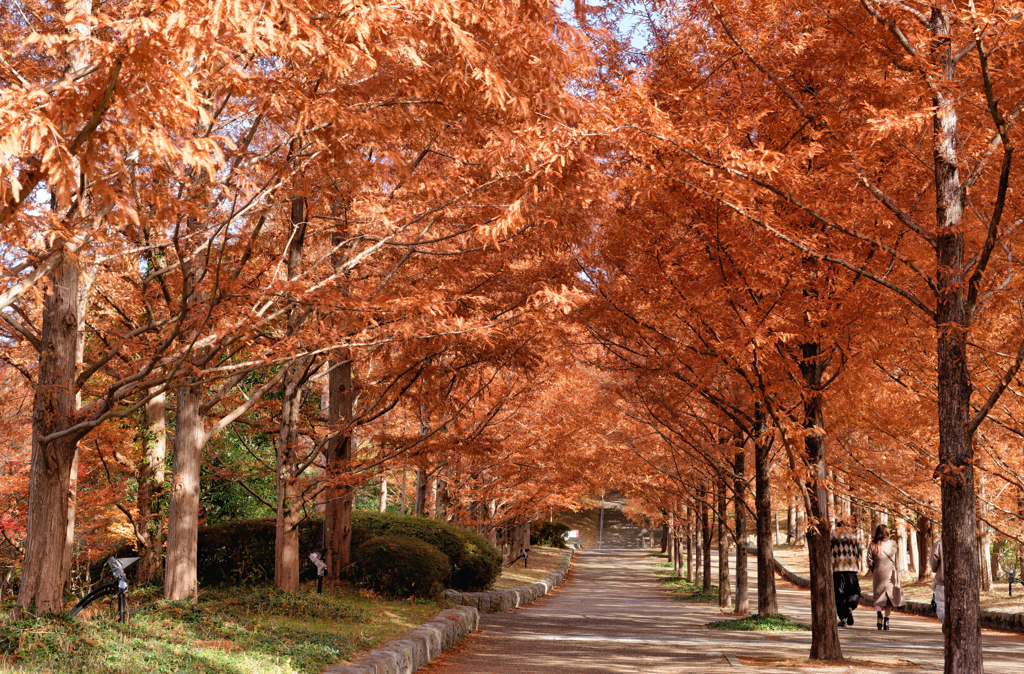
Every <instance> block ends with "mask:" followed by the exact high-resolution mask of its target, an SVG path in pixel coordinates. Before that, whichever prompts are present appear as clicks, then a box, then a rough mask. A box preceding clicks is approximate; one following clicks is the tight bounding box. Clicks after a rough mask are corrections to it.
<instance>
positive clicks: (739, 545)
mask: <svg viewBox="0 0 1024 674" xmlns="http://www.w3.org/2000/svg"><path fill="white" fill-rule="evenodd" d="M746 474H747V455H746V453H745V452H744V451H743V448H742V447H740V448H739V451H737V452H736V459H735V461H734V462H733V475H734V476H735V477H734V479H733V499H734V500H733V507H734V508H735V509H736V605H735V610H736V613H738V614H740V615H746V614H748V613H750V599H749V598H748V596H747V595H748V593H747V581H748V579H747V506H746V493H747V485H746V482H745V480H746Z"/></svg>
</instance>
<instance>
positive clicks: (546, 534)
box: [530, 522, 570, 548]
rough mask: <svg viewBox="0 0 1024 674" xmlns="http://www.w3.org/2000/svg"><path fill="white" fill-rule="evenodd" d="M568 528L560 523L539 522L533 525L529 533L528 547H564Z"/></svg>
mask: <svg viewBox="0 0 1024 674" xmlns="http://www.w3.org/2000/svg"><path fill="white" fill-rule="evenodd" d="M569 531H570V529H569V526H568V525H566V524H562V523H561V522H539V523H535V524H534V525H533V531H531V532H530V545H550V546H551V547H553V548H564V547H565V535H566V534H567V533H569Z"/></svg>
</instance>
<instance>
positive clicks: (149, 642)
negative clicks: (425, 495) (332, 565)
mask: <svg viewBox="0 0 1024 674" xmlns="http://www.w3.org/2000/svg"><path fill="white" fill-rule="evenodd" d="M158 596H159V591H158V590H155V589H154V590H137V591H133V592H132V593H131V594H130V595H129V598H130V608H131V611H132V616H131V622H130V623H129V624H127V625H120V624H119V623H117V622H116V615H117V610H116V605H115V604H114V603H113V602H112V600H107V599H105V600H100V601H97V602H95V603H94V604H93V605H92V606H90V607H89V608H88V609H86V610H85V611H83V612H82V613H81V614H79V616H77V617H76V618H67V617H63V618H38V619H35V618H33V619H28V620H21V621H19V622H16V623H10V624H5V625H2V626H0V671H5V672H6V671H10V672H26V673H27V672H33V673H35V672H39V673H40V674H41V673H43V672H60V673H61V674H77V673H79V672H81V673H82V674H85V673H86V672H89V673H90V674H91V673H93V672H97V673H100V674H106V673H111V674H112V673H114V672H117V673H119V674H120V673H122V672H123V673H125V674H128V673H131V674H138V673H140V672H147V673H149V672H154V673H155V672H160V673H166V674H171V673H173V672H181V673H182V674H185V673H189V672H217V673H223V674H249V673H251V674H257V673H259V674H277V673H282V674H284V673H292V672H296V673H297V672H305V673H308V674H319V673H320V672H321V671H322V670H323V668H324V667H325V666H326V665H328V664H334V663H337V662H339V661H342V660H345V659H346V658H349V657H351V656H352V655H354V654H356V653H359V652H362V651H366V650H369V649H372V648H374V647H376V646H378V645H381V644H383V643H384V642H386V641H388V640H390V639H393V638H395V637H397V636H399V635H401V634H402V633H404V632H406V631H407V630H409V629H411V628H412V627H414V626H416V625H418V624H420V623H422V622H425V621H427V620H429V619H430V618H431V617H432V616H433V615H434V614H436V613H437V612H438V611H439V610H440V608H441V607H440V606H439V605H438V604H436V603H434V602H430V601H422V600H416V601H415V602H413V601H409V600H406V601H387V600H382V599H380V598H378V597H373V596H372V595H370V594H368V593H366V592H359V591H358V590H354V589H350V588H347V587H339V588H331V589H328V588H325V589H324V594H323V595H319V596H318V595H317V594H316V590H315V588H307V589H303V590H302V591H301V592H300V593H299V594H296V595H289V594H285V593H281V592H277V591H276V590H273V589H271V588H267V587H257V588H224V589H221V588H215V589H204V590H203V591H202V592H201V593H200V600H199V603H198V604H197V605H192V604H189V603H186V602H171V601H166V600H163V599H158ZM7 604H8V605H5V606H2V607H0V610H3V611H4V612H7V611H9V610H10V605H9V604H10V602H7Z"/></svg>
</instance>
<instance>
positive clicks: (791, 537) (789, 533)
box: [786, 499, 796, 545]
mask: <svg viewBox="0 0 1024 674" xmlns="http://www.w3.org/2000/svg"><path fill="white" fill-rule="evenodd" d="M792 543H796V506H795V505H794V504H793V502H792V499H790V503H789V507H788V508H786V545H790V544H792Z"/></svg>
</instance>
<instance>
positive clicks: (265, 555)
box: [90, 519, 323, 586]
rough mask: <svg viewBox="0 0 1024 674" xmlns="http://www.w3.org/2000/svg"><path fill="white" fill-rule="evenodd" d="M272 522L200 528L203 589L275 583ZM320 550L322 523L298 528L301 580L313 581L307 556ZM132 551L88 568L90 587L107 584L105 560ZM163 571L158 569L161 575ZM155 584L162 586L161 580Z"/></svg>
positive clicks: (129, 548) (123, 548)
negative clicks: (214, 586)
mask: <svg viewBox="0 0 1024 674" xmlns="http://www.w3.org/2000/svg"><path fill="white" fill-rule="evenodd" d="M276 526H277V524H276V522H275V521H274V520H272V519H265V520H241V521H237V522H225V523H224V524H217V525H215V526H209V527H199V540H198V559H197V560H196V561H197V569H196V573H197V575H198V578H199V584H200V585H201V586H202V585H264V584H267V583H273V582H274V550H275V539H276V535H277V530H276ZM322 549H323V520H321V519H307V520H306V521H304V522H303V523H302V524H300V525H299V564H300V568H301V575H300V578H301V579H302V580H304V581H305V580H311V579H314V578H316V569H315V568H314V567H313V565H312V563H311V562H309V561H308V560H309V553H311V552H313V551H315V550H322ZM136 554H138V553H136V552H135V550H134V548H133V547H132V546H129V545H122V546H121V547H119V548H117V549H116V550H112V551H111V552H109V553H108V554H107V555H105V556H103V557H100V558H98V559H96V561H95V562H93V563H92V565H91V567H90V580H91V581H92V582H93V583H100V582H104V583H105V582H110V581H111V580H113V575H112V574H111V573H110V569H109V568H108V567H107V557H109V556H111V555H113V556H114V557H134V556H136ZM162 571H163V569H162V568H161V575H162ZM134 574H135V567H134V566H130V567H128V578H129V579H131V580H133V581H134ZM157 581H160V582H162V578H158V579H157Z"/></svg>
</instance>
